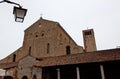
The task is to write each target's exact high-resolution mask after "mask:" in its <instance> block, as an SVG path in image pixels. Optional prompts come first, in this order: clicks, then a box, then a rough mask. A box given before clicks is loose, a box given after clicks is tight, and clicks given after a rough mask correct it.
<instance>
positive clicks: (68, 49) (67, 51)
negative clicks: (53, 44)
mask: <svg viewBox="0 0 120 79" xmlns="http://www.w3.org/2000/svg"><path fill="white" fill-rule="evenodd" d="M70 52H71V50H70V46H66V54H67V55H69V54H70Z"/></svg>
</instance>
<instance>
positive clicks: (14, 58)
mask: <svg viewBox="0 0 120 79" xmlns="http://www.w3.org/2000/svg"><path fill="white" fill-rule="evenodd" d="M15 60H16V55H15V54H14V55H13V62H15Z"/></svg>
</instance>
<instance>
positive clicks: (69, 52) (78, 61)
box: [0, 18, 120, 79]
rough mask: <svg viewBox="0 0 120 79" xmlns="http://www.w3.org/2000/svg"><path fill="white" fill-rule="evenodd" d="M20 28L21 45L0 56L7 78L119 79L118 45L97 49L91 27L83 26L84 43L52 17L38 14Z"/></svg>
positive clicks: (0, 65)
mask: <svg viewBox="0 0 120 79" xmlns="http://www.w3.org/2000/svg"><path fill="white" fill-rule="evenodd" d="M24 32H25V35H24V40H23V45H22V47H20V48H19V49H17V50H16V51H15V52H13V53H12V54H10V55H9V56H7V57H6V58H4V59H2V60H0V68H1V69H4V70H6V72H5V76H8V78H10V77H11V78H13V79H91V78H96V79H120V69H119V67H120V65H119V60H120V49H110V50H101V51H97V48H96V42H95V37H94V31H93V29H87V30H83V40H84V47H82V46H79V45H77V44H76V43H75V41H74V40H73V39H72V38H71V37H70V36H69V34H68V33H67V32H66V31H65V30H64V29H63V28H62V26H61V25H60V24H59V23H58V22H55V21H50V20H46V19H43V18H40V19H39V20H38V21H37V22H35V23H34V24H32V25H31V26H30V27H29V28H27V29H26V30H25V31H24ZM4 78H6V77H4ZM6 79H7V78H6Z"/></svg>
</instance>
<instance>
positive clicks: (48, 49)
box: [47, 43, 50, 53]
mask: <svg viewBox="0 0 120 79" xmlns="http://www.w3.org/2000/svg"><path fill="white" fill-rule="evenodd" d="M47 53H50V44H49V43H48V44H47Z"/></svg>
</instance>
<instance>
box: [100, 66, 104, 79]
mask: <svg viewBox="0 0 120 79" xmlns="http://www.w3.org/2000/svg"><path fill="white" fill-rule="evenodd" d="M100 71H101V77H102V79H105V73H104V68H103V65H100Z"/></svg>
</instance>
